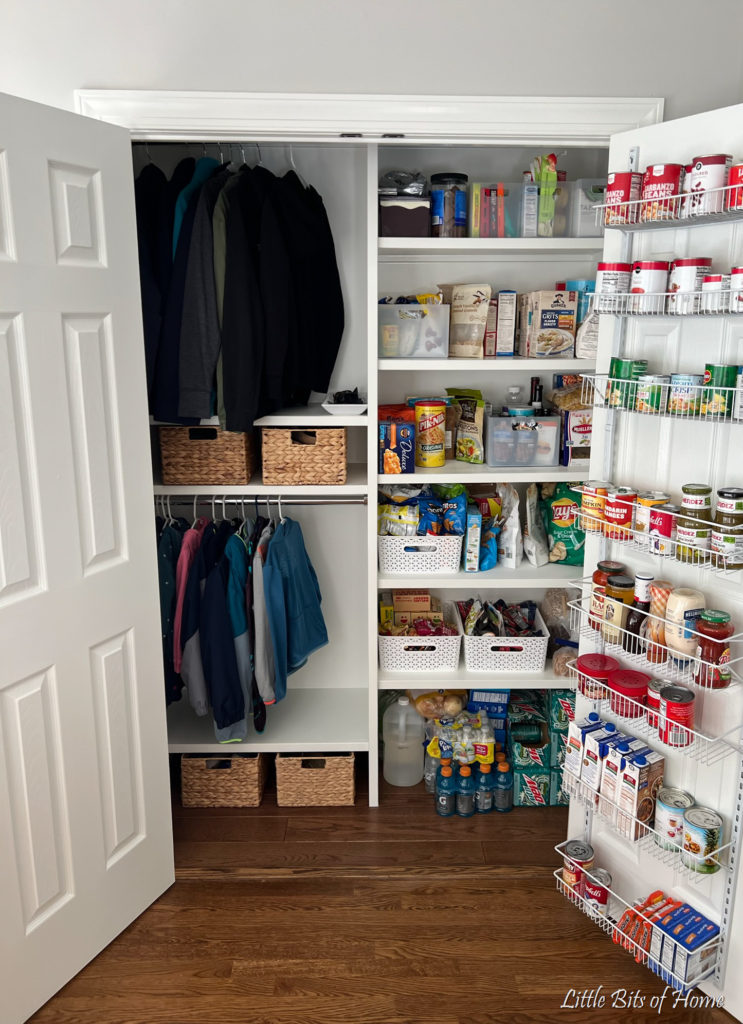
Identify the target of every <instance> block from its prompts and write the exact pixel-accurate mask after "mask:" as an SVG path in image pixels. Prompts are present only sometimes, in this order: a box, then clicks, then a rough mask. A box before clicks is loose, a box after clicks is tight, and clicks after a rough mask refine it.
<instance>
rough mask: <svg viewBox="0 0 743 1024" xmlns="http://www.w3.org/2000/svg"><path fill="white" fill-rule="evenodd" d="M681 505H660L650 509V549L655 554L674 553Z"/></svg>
mask: <svg viewBox="0 0 743 1024" xmlns="http://www.w3.org/2000/svg"><path fill="white" fill-rule="evenodd" d="M680 515H681V507H680V506H679V505H658V506H656V507H655V508H651V509H650V531H649V535H648V550H650V551H652V552H653V554H655V555H672V554H673V552H674V548H675V545H676V520H677V518H678V517H679V516H680Z"/></svg>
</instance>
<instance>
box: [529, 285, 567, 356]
mask: <svg viewBox="0 0 743 1024" xmlns="http://www.w3.org/2000/svg"><path fill="white" fill-rule="evenodd" d="M520 310H521V317H522V325H521V330H520V346H521V347H520V351H519V354H520V355H522V356H524V357H525V358H527V359H538V358H542V357H549V356H562V357H565V356H571V355H573V352H574V349H575V330H576V323H577V317H578V293H577V292H571V291H554V292H548V291H539V292H528V293H527V303H526V306H525V307H524V305H521V306H520ZM524 317H525V319H526V323H525V325H524V323H523V318H524ZM524 326H525V329H524Z"/></svg>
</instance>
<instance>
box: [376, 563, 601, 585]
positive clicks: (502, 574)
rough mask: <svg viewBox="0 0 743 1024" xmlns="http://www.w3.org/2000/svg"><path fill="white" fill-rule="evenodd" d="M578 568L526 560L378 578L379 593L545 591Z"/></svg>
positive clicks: (562, 583)
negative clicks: (512, 565) (513, 565)
mask: <svg viewBox="0 0 743 1024" xmlns="http://www.w3.org/2000/svg"><path fill="white" fill-rule="evenodd" d="M580 571H581V566H579V565H540V566H535V565H532V564H531V563H530V562H527V561H526V560H524V561H523V562H522V563H521V565H520V566H519V567H518V569H504V568H502V567H501V566H496V567H495V569H488V571H487V572H464V570H460V571H459V572H457V573H453V574H448V573H442V574H441V575H440V576H438V575H436V574H433V573H428V574H427V575H425V576H412V575H404V574H402V575H400V576H381V575H380V576H379V577H378V578H377V587H378V588H379V590H394V589H395V588H396V587H421V588H424V589H426V590H441V589H442V588H447V587H451V588H456V589H462V588H470V589H472V590H478V589H479V588H481V587H493V588H495V589H497V588H502V589H503V590H507V589H509V590H510V589H518V590H527V589H529V588H532V587H533V588H534V589H542V588H546V587H559V586H562V585H564V584H565V583H567V582H568V581H569V580H574V579H575V577H576V575H577V574H580Z"/></svg>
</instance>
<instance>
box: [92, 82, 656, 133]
mask: <svg viewBox="0 0 743 1024" xmlns="http://www.w3.org/2000/svg"><path fill="white" fill-rule="evenodd" d="M75 98H76V104H77V110H78V112H79V113H81V114H85V115H87V116H88V117H94V118H97V119H98V120H102V121H110V122H112V123H114V124H118V125H121V126H122V127H124V128H128V129H129V131H130V132H131V134H132V136H133V137H134V138H137V139H148V140H151V141H156V140H168V139H170V140H177V139H180V140H184V141H186V140H209V139H211V140H215V141H229V140H231V139H233V140H240V139H241V140H258V141H263V140H271V139H286V140H297V141H300V140H303V139H304V140H314V141H332V142H337V141H338V139H339V138H340V137H341V136H344V135H346V134H348V133H359V134H360V136H361V138H360V139H359V140H358V141H359V142H360V143H361V144H364V143H365V142H367V143H371V142H374V143H377V142H380V141H382V140H383V136H384V135H385V134H392V135H402V136H404V139H403V140H402V141H403V142H405V141H408V140H415V141H416V142H419V143H420V142H425V141H431V142H442V141H446V140H452V141H456V142H459V143H464V142H471V143H474V144H483V143H489V142H493V141H498V142H509V143H512V144H523V145H530V144H534V143H550V142H552V143H555V142H560V143H562V144H572V145H577V146H595V145H608V142H609V138H610V137H611V136H612V135H614V134H616V133H617V132H622V131H628V130H630V129H632V128H641V127H643V126H645V125H650V124H656V123H657V122H659V121H661V120H662V119H663V100H662V99H658V98H634V97H603V98H595V97H580V96H578V97H575V96H573V97H557V96H384V95H342V94H338V95H335V94H313V93H243V92H171V91H150V90H119V89H80V90H77V91H76V93H75ZM395 141H396V140H394V139H392V140H387V139H384V142H385V143H388V142H389V144H394V142H395Z"/></svg>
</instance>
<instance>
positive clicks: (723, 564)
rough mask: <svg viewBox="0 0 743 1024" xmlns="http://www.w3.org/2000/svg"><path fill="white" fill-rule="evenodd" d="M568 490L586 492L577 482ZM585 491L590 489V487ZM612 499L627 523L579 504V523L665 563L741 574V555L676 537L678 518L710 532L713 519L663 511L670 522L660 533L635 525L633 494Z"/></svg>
mask: <svg viewBox="0 0 743 1024" xmlns="http://www.w3.org/2000/svg"><path fill="white" fill-rule="evenodd" d="M571 490H573V491H576V492H577V493H578V494H581V495H582V494H583V493H585V492H586V488H585V487H583V486H581V485H580V484H576V485H575V486H573V487H572V488H571ZM715 490H716V488H715V487H713V491H715ZM588 493H592V492H591V491H590V490H589V491H588ZM615 500H616V502H617V503H618V504H620V505H623V506H625V507H626V509H627V512H628V515H629V517H630V525H626V526H625V525H619V524H616V523H609V522H607V521H606V520H605V519H604V518H603V517H602V516H601V515H600V514H598V513H596V512H595V511H594V510H592V509H583V508H581V526H582V528H583V529H584V530H585V531H586V533H589V534H591V536H593V537H599V536H603V537H604V538H605V539H606V540H608V541H611V542H612V543H615V544H619V545H621V546H623V547H629V548H632V549H633V550H635V551H640V552H642V554H644V555H653V556H654V557H656V558H657V559H659V560H660V561H661V562H664V563H668V562H679V563H680V564H682V565H693V566H695V567H697V568H699V569H705V570H708V571H710V572H714V573H716V574H718V575H720V576H728V577H730V578H733V579H736V580H740V578H741V577H740V576H739V575H738V574H739V573H740V572H741V569H740V568H739V567H738V566H737V563H738V562H740V561H741V556H740V555H735V554H725V553H723V552H721V551H716V550H712V548H711V547H710V546H708V547H702V546H701V545H696V544H691V543H690V542H689V541H687V540H681V541H679V540H678V539H677V525H678V520H679V519H684V520H686V521H687V522H689V523H692V524H694V527H698V528H699V529H706V530H707V531H709V533H710V534H711V532H712V528H713V527H714V524H713V523H711V522H709V521H708V520H704V519H699V518H697V517H696V516H694V515H692V514H690V513H688V512H687V511H686V510H684V511H682V512H666V513H665V516H666V518H667V519H669V520H670V524H671V525H670V535H669V536H665V535H662V534H660V533H659V532H658V530H657V529H650V530H646V529H645V528H644V527H642V526H638V524H637V510H638V508H639V507H640V503H639V502H638V501H637V499H636V498H635V499H629V498H626V499H624V498H617V499H615ZM656 507H657V508H658V509H659V511H662V510H663V505H659V506H656ZM644 508H645V510H647V506H644ZM651 525H652V524H651ZM723 532H724V531H723ZM707 541H708V543H709V544H710V545H711V543H712V541H711V537H710V536H708V538H707Z"/></svg>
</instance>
